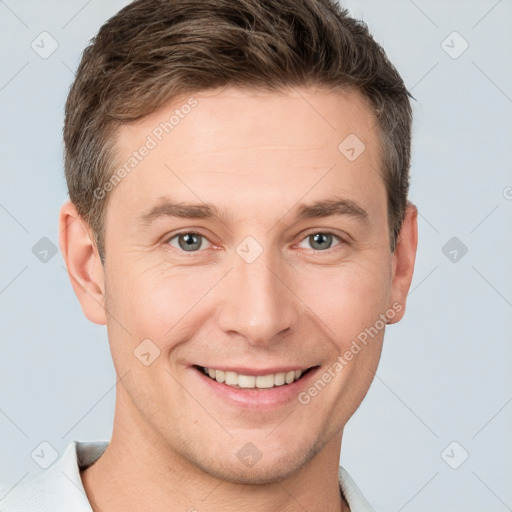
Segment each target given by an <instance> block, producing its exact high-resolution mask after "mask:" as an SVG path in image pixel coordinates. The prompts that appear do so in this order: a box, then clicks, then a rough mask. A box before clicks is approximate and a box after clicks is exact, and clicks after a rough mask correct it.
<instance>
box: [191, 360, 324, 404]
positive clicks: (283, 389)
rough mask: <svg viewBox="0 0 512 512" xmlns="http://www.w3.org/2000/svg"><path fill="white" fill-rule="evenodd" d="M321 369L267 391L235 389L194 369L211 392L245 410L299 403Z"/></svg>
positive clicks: (317, 368)
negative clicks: (302, 394)
mask: <svg viewBox="0 0 512 512" xmlns="http://www.w3.org/2000/svg"><path fill="white" fill-rule="evenodd" d="M319 369H320V367H318V366H317V367H316V368H312V369H311V370H309V371H308V372H307V373H306V374H305V375H304V376H302V377H301V378H300V379H299V380H296V381H295V382H292V383H291V384H283V385H282V386H274V387H273V388H266V389H251V388H249V389H247V388H234V387H231V386H228V385H226V384H221V383H220V382H217V381H216V380H214V379H212V378H211V377H208V376H207V375H206V374H204V373H203V371H202V370H198V369H197V368H195V367H193V370H194V372H195V373H196V374H197V376H198V377H199V378H200V379H201V381H202V382H204V383H205V384H206V385H207V386H208V387H209V389H210V390H212V391H213V392H214V393H215V394H216V395H218V396H219V397H220V398H222V399H223V400H224V401H227V402H230V403H231V404H235V405H237V406H239V407H245V408H248V409H250V408H258V409H261V408H265V409H275V408H278V407H280V406H283V405H285V404H287V403H289V402H291V401H297V396H298V394H299V393H300V392H301V391H302V390H303V389H304V388H306V387H308V386H309V383H310V381H311V380H312V379H313V378H314V376H315V375H316V373H317V371H318V370H319Z"/></svg>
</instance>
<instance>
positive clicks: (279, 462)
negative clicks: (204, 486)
mask: <svg viewBox="0 0 512 512" xmlns="http://www.w3.org/2000/svg"><path fill="white" fill-rule="evenodd" d="M249 446H250V445H249ZM252 446H254V445H252ZM267 448H268V449H267V450H262V451H261V452H259V453H257V452H256V453H254V452H253V453H254V455H256V457H260V458H259V459H258V460H255V459H254V460H255V462H254V463H253V461H251V460H250V459H249V460H247V461H246V462H244V461H243V459H244V457H243V455H244V454H243V453H241V454H240V458H239V456H238V453H239V452H240V450H237V451H236V452H235V457H234V458H233V457H231V456H229V453H227V452H228V451H231V450H230V449H229V448H228V449H227V450H226V451H224V452H220V453H217V454H212V455H211V456H210V457H208V458H205V457H204V455H203V456H201V454H200V453H193V454H188V456H187V455H186V454H183V455H184V456H185V457H186V458H187V459H188V460H189V462H191V463H192V464H194V465H195V466H196V467H197V468H199V469H200V470H201V471H202V472H204V473H206V474H208V475H210V476H212V477H214V478H217V479H219V480H222V481H225V482H230V483H233V484H239V485H269V484H273V483H277V482H281V481H283V480H285V479H287V478H288V477H290V476H292V475H293V474H294V473H296V472H297V471H299V470H300V469H301V468H302V467H303V466H305V465H306V464H307V463H308V462H310V461H311V460H312V459H313V458H314V457H315V456H316V455H317V454H318V453H319V452H320V451H321V449H322V447H321V446H319V444H314V445H312V446H309V447H297V446H294V447H293V449H291V448H290V447H283V449H282V450H280V452H281V453H279V451H278V450H276V449H275V448H274V447H272V448H270V447H267ZM253 450H255V449H254V448H253ZM248 452H249V453H250V452H251V449H250V448H249V450H248Z"/></svg>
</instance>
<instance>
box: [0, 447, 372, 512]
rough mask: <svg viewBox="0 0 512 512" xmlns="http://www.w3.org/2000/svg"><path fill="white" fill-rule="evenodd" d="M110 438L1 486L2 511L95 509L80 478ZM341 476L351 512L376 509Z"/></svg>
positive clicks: (83, 511)
mask: <svg viewBox="0 0 512 512" xmlns="http://www.w3.org/2000/svg"><path fill="white" fill-rule="evenodd" d="M108 443H109V442H108V441H95V442H81V441H72V442H71V443H69V444H68V445H67V447H66V449H65V451H64V453H63V454H62V457H61V458H60V459H59V460H58V461H57V462H55V463H54V464H53V465H52V466H51V467H50V468H48V469H47V470H45V471H44V472H43V473H41V474H40V475H38V476H37V477H36V478H35V479H33V480H31V481H22V482H20V483H19V484H18V485H16V486H15V487H13V488H11V489H9V488H8V487H3V488H1V489H0V512H1V511H5V512H28V511H30V512H69V511H70V510H73V512H92V509H91V505H90V503H89V501H88V499H87V495H86V494H85V489H84V486H83V484H82V480H81V478H80V470H82V469H85V468H87V467H89V466H90V465H91V464H93V463H94V462H95V461H96V460H97V459H98V458H99V457H100V456H101V455H102V454H103V452H104V451H105V449H106V448H107V446H108ZM338 478H339V482H340V486H341V490H342V491H343V495H344V496H345V499H346V500H347V503H348V504H349V506H350V512H375V511H374V509H373V508H372V507H371V505H370V504H369V503H368V502H367V501H366V499H365V498H364V496H363V495H362V493H361V491H360V490H359V488H358V487H357V485H356V484H355V482H354V481H353V480H352V478H351V477H350V475H349V474H348V473H347V471H346V470H345V469H344V468H342V467H341V466H340V468H339V472H338Z"/></svg>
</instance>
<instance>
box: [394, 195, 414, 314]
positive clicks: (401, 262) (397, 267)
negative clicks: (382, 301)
mask: <svg viewBox="0 0 512 512" xmlns="http://www.w3.org/2000/svg"><path fill="white" fill-rule="evenodd" d="M417 247H418V209H417V208H416V206H415V205H413V204H412V203H411V202H409V203H408V204H407V209H406V212H405V218H404V221H403V223H402V228H401V229H400V233H399V235H398V238H397V244H396V247H395V252H394V253H393V261H392V265H393V274H392V275H393V277H392V283H391V295H390V304H389V307H390V308H391V307H392V308H393V310H394V311H395V312H396V314H395V316H394V317H393V318H392V319H389V320H388V324H394V323H396V322H398V321H400V320H401V319H402V317H403V316H404V313H405V303H406V301H407V294H408V293H409V288H410V286H411V281H412V274H413V271H414V262H415V260H416V249H417ZM393 304H394V307H393V306H392V305H393ZM398 305H399V306H400V307H398Z"/></svg>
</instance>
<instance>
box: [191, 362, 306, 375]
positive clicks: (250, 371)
mask: <svg viewBox="0 0 512 512" xmlns="http://www.w3.org/2000/svg"><path fill="white" fill-rule="evenodd" d="M196 366H202V367H203V368H213V369H215V370H221V371H223V372H236V373H238V374H241V375H251V376H255V377H257V376H258V375H269V374H270V373H287V372H291V371H295V370H302V371H306V370H309V369H310V368H312V366H301V365H293V366H290V365H287V366H273V367H271V368H247V367H246V366H224V365H222V364H221V365H218V366H216V365H214V364H212V365H206V364H205V365H196Z"/></svg>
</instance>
